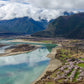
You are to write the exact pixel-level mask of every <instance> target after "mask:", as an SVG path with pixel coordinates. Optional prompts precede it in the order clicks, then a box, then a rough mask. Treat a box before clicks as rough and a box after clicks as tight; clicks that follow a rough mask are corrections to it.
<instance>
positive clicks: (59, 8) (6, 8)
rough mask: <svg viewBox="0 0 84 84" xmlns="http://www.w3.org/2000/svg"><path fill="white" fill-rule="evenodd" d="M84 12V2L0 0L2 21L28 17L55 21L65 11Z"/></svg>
mask: <svg viewBox="0 0 84 84" xmlns="http://www.w3.org/2000/svg"><path fill="white" fill-rule="evenodd" d="M80 10H81V11H84V0H0V20H3V19H13V18H17V17H24V16H28V17H29V18H33V19H34V20H40V19H47V20H48V21H49V20H51V19H55V18H57V17H59V16H60V15H62V14H63V12H64V11H68V12H69V11H74V13H78V11H80Z"/></svg>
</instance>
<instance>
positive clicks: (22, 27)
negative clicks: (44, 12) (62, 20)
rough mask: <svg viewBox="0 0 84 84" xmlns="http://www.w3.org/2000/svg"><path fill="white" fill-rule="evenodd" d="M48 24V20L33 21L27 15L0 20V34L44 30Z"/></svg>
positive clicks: (29, 32) (30, 32) (28, 32)
mask: <svg viewBox="0 0 84 84" xmlns="http://www.w3.org/2000/svg"><path fill="white" fill-rule="evenodd" d="M50 22H51V21H50ZM48 24H49V22H47V21H46V20H41V21H35V20H33V19H32V18H28V17H23V18H15V19H12V20H1V21H0V35H4V34H5V35H7V34H10V35H11V34H15V35H16V34H18V35H19V34H32V33H35V32H38V31H41V30H44V29H45V28H46V27H47V25H48Z"/></svg>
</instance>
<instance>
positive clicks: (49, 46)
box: [45, 44, 57, 52]
mask: <svg viewBox="0 0 84 84" xmlns="http://www.w3.org/2000/svg"><path fill="white" fill-rule="evenodd" d="M45 46H46V47H47V49H48V51H49V52H51V50H52V48H55V47H56V46H57V45H56V44H45Z"/></svg>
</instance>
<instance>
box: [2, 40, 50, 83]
mask: <svg viewBox="0 0 84 84" xmlns="http://www.w3.org/2000/svg"><path fill="white" fill-rule="evenodd" d="M0 43H5V44H10V45H9V46H11V45H14V43H10V42H8V41H5V40H0ZM1 50H4V48H3V49H1ZM47 54H49V51H48V49H47V48H46V47H45V46H43V45H42V47H41V48H38V49H36V50H34V51H32V52H30V53H24V54H19V55H12V56H5V57H0V84H31V82H33V81H34V80H35V79H37V77H39V75H40V74H41V73H42V72H43V71H44V70H45V68H46V67H47V65H48V63H49V59H48V58H47V57H46V56H47Z"/></svg>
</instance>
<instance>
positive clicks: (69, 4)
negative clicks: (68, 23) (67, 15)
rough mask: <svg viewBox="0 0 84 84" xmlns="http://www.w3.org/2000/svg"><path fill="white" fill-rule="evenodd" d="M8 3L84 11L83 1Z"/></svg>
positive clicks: (38, 0)
mask: <svg viewBox="0 0 84 84" xmlns="http://www.w3.org/2000/svg"><path fill="white" fill-rule="evenodd" d="M5 1H7V0H5ZM8 1H11V2H20V3H21V2H24V3H31V4H33V5H34V6H38V7H42V8H54V9H84V0H8Z"/></svg>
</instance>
